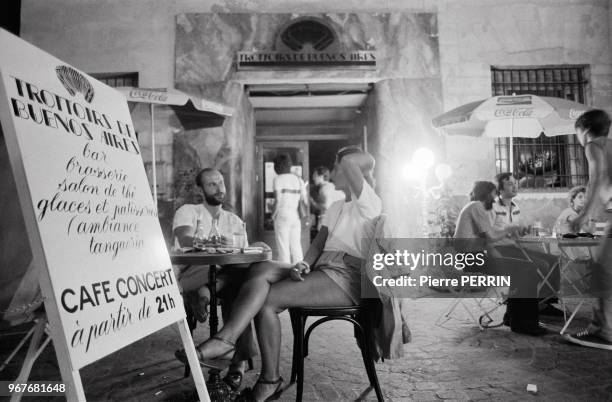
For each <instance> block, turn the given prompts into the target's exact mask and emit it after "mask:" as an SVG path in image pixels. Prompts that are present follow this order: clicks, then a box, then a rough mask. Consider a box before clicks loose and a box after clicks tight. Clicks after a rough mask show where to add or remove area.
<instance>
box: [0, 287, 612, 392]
mask: <svg viewBox="0 0 612 402" xmlns="http://www.w3.org/2000/svg"><path fill="white" fill-rule="evenodd" d="M450 301H451V299H432V298H428V299H419V300H414V301H413V302H411V307H410V308H411V317H412V319H411V322H410V326H411V329H412V332H413V342H412V343H410V344H408V345H406V346H405V350H406V356H405V357H404V358H403V359H400V360H394V361H387V362H385V363H378V364H377V365H376V369H377V372H378V377H379V379H380V383H381V386H382V389H383V393H384V395H385V399H386V400H387V401H410V400H415V401H441V400H447V401H450V400H496V401H511V400H512V401H515V400H516V401H518V400H521V401H530V400H533V401H535V400H540V401H542V400H544V401H577V400H582V401H600V400H601V401H605V400H608V401H610V400H612V352H610V351H604V350H597V349H589V348H584V347H579V346H575V345H571V344H568V343H566V342H565V341H564V340H563V338H562V337H561V336H560V335H558V330H559V329H560V324H561V322H560V321H559V320H557V321H555V320H549V321H547V323H549V325H550V327H551V328H557V332H556V333H555V332H553V333H552V334H550V335H547V336H545V337H542V338H533V337H529V336H524V335H518V334H514V333H512V332H511V331H510V330H509V329H508V328H507V327H500V328H495V329H488V330H485V331H480V330H479V329H478V327H477V326H476V325H474V324H473V323H466V322H462V321H455V320H452V321H449V322H447V323H446V324H445V325H444V327H443V328H442V327H440V326H437V325H436V324H435V321H436V319H437V318H438V317H439V316H440V315H441V314H442V313H443V311H444V310H445V308H446V307H447V306H448V303H449V302H450ZM589 314H590V311H589V308H587V309H584V310H583V312H582V313H581V314H580V315H579V317H578V321H577V324H580V323H585V322H587V319H588V316H589ZM457 316H458V317H462V316H463V317H466V315H465V314H457ZM281 317H282V326H283V344H282V350H281V358H282V361H281V373H282V375H283V376H284V377H285V378H286V379H288V378H289V374H290V369H291V349H292V335H291V326H290V322H289V316H288V314H287V313H283V314H282V316H281ZM24 329H25V330H27V328H25V327H16V328H12V329H10V330H9V331H5V332H4V335H2V336H1V337H0V357H1V358H2V360H4V358H5V357H6V356H7V355H8V353H9V351H10V350H11V349H12V346H14V345H15V344H16V343H17V342H18V339H19V333H24ZM11 334H12V335H11ZM352 334H353V332H352V328H351V327H350V324H348V323H346V322H332V323H327V324H324V325H323V326H321V327H319V328H317V330H316V331H315V332H314V333H313V336H312V337H311V346H310V355H309V357H308V358H307V359H306V363H305V385H304V400H305V401H347V400H357V399H359V398H361V399H360V400H367V401H371V400H376V397H375V395H374V393H373V391H372V392H366V393H365V394H364V391H366V390H367V388H368V385H367V377H366V375H365V370H364V368H363V364H362V361H361V356H360V353H359V350H358V349H357V346H356V344H355V341H354V338H353V335H352ZM206 337H207V332H206V326H204V325H200V326H199V327H198V329H197V330H196V332H195V334H194V338H195V340H196V342H199V341H202V340H204V339H205V338H206ZM179 342H180V341H179V336H178V332H177V330H176V329H175V328H170V327H168V328H165V329H163V330H161V331H159V332H158V333H156V334H154V335H151V336H149V337H147V338H145V339H142V340H141V341H139V342H136V343H135V344H132V345H130V346H128V347H126V348H124V349H122V350H120V351H118V352H116V353H115V354H113V355H111V356H107V357H106V358H104V359H102V360H99V361H97V362H95V363H93V364H91V365H89V366H87V367H85V368H84V369H82V370H81V376H82V380H83V386H84V388H85V394H86V396H87V398H88V400H91V401H102V400H113V401H187V400H193V398H194V393H193V390H194V388H193V382H192V380H191V378H183V365H182V364H181V363H180V362H178V361H177V360H176V359H175V358H174V351H175V350H176V349H177V348H178V347H179ZM3 356H4V357H3ZM18 357H20V358H22V357H23V353H21V354H20V355H19V356H18ZM54 359H55V356H54V352H53V348H51V347H48V348H47V349H46V350H45V352H44V353H43V354H42V355H41V357H40V359H39V361H38V362H37V363H36V365H35V366H34V369H33V372H32V376H31V379H32V380H37V379H46V380H59V379H60V377H59V371H58V369H57V366H56V363H55V361H54ZM18 360H19V361H20V359H18ZM258 367H259V362H258V361H257V360H256V361H255V370H252V371H250V372H249V373H248V375H247V377H246V380H245V384H246V385H251V384H252V383H253V382H254V381H255V377H256V374H257V372H258ZM17 370H18V366H17V362H13V363H11V365H10V366H9V367H8V368H7V369H5V370H4V371H2V372H1V373H0V380H6V379H14V378H15V376H16V372H17ZM528 384H535V385H537V388H538V392H537V394H536V395H533V394H530V393H528V392H527V390H526V387H527V385H528ZM295 392H296V390H295V386H291V387H289V388H288V389H287V390H286V391H285V393H284V394H283V395H282V397H281V399H280V400H281V401H293V400H295ZM24 400H26V401H28V400H37V399H36V398H25V399H24ZM38 400H42V399H40V398H38ZM47 400H49V398H48V399H47ZM54 400H62V398H60V397H56V398H55V399H54Z"/></svg>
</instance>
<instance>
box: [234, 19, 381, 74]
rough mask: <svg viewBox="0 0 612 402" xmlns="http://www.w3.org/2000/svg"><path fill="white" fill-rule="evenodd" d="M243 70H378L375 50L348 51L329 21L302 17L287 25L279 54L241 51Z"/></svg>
mask: <svg viewBox="0 0 612 402" xmlns="http://www.w3.org/2000/svg"><path fill="white" fill-rule="evenodd" d="M237 67H238V69H239V70H248V69H257V68H272V69H274V68H277V69H278V68H318V67H322V68H330V67H332V68H333V67H338V68H359V69H376V52H375V51H374V50H372V49H368V50H353V51H345V50H344V49H342V47H341V46H340V43H339V41H338V37H337V34H336V32H335V31H334V29H333V28H332V27H331V26H330V25H329V24H328V23H327V22H325V21H323V20H319V19H317V18H314V17H302V18H298V19H296V20H292V21H290V22H289V23H287V24H286V25H285V26H284V27H283V28H282V29H281V30H280V33H279V35H278V36H277V39H276V44H275V51H271V52H270V51H264V52H262V51H255V52H246V51H242V52H238V54H237Z"/></svg>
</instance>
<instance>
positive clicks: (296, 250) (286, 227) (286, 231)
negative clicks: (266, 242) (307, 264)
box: [274, 213, 304, 264]
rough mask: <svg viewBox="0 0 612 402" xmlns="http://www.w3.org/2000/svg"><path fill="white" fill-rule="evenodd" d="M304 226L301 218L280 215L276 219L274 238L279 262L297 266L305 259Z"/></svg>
mask: <svg viewBox="0 0 612 402" xmlns="http://www.w3.org/2000/svg"><path fill="white" fill-rule="evenodd" d="M301 233H302V224H301V222H300V218H299V216H298V215H297V213H296V214H295V216H286V215H283V214H279V215H278V216H277V217H276V218H275V219H274V238H275V240H276V248H277V249H278V260H279V261H281V262H286V263H291V264H295V263H296V262H299V261H302V259H304V254H303V252H302V242H301Z"/></svg>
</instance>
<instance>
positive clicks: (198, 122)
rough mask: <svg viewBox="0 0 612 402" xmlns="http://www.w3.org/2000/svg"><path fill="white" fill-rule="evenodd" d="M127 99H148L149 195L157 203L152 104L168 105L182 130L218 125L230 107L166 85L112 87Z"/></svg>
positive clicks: (229, 114)
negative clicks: (149, 126)
mask: <svg viewBox="0 0 612 402" xmlns="http://www.w3.org/2000/svg"><path fill="white" fill-rule="evenodd" d="M116 89H117V90H118V91H119V92H121V93H122V94H123V95H124V96H125V97H126V98H127V100H128V102H138V103H148V104H149V105H150V108H151V148H152V150H153V155H152V159H151V162H152V164H153V199H154V200H155V206H156V207H157V172H156V157H155V114H154V113H155V110H154V107H155V105H167V106H170V107H171V108H172V109H173V110H174V112H175V114H176V116H177V117H178V119H179V121H180V122H181V124H182V125H183V128H185V130H196V129H200V128H208V127H219V126H221V125H222V124H223V121H224V120H225V118H226V117H228V116H231V115H232V113H234V109H233V108H231V107H229V106H225V105H222V104H220V103H217V102H213V101H209V100H206V99H203V98H198V97H195V96H191V95H189V94H186V93H185V92H181V91H178V90H176V89H169V88H161V89H160V88H154V89H152V88H134V87H119V88H116Z"/></svg>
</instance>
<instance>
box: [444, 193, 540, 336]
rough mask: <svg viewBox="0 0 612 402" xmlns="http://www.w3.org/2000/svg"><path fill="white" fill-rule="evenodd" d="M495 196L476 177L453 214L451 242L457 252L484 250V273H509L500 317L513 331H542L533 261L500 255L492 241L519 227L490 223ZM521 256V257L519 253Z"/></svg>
mask: <svg viewBox="0 0 612 402" xmlns="http://www.w3.org/2000/svg"><path fill="white" fill-rule="evenodd" d="M496 196H497V188H496V186H495V184H493V183H491V182H489V181H477V182H475V183H474V187H473V189H472V192H471V194H470V200H471V201H470V202H469V203H468V204H467V205H466V206H465V207H463V209H462V210H461V212H460V213H459V217H458V218H457V226H456V229H455V236H454V237H455V245H456V247H457V249H458V251H461V252H471V253H476V252H481V251H482V248H483V247H484V248H485V250H487V264H486V267H485V271H486V272H485V273H486V274H488V275H511V287H510V291H511V292H512V293H513V297H509V298H508V303H507V308H506V316H505V319H504V321H505V322H506V323H507V324H509V325H510V328H511V329H512V331H513V332H518V333H522V334H527V335H535V336H539V335H543V334H545V333H546V332H547V331H546V329H544V328H543V327H541V326H540V325H539V323H538V320H539V312H538V299H536V298H534V295H535V294H536V292H537V283H538V276H537V272H536V270H535V267H534V266H533V263H531V262H529V261H525V263H524V264H523V263H521V264H517V261H516V259H514V258H513V259H504V258H500V256H499V253H498V252H496V249H495V247H494V245H495V244H496V243H497V242H499V241H501V240H503V239H507V238H516V237H518V235H519V232H520V231H521V230H522V229H521V227H520V226H519V225H518V224H515V223H511V224H507V225H504V226H502V227H496V226H494V222H495V212H494V210H493V203H494V201H495V198H496ZM523 258H524V257H523Z"/></svg>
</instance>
